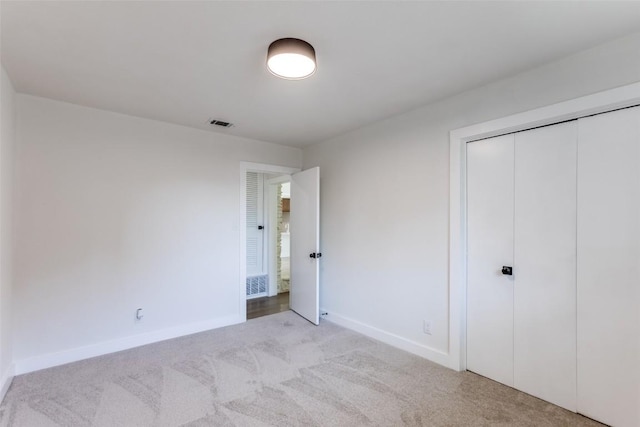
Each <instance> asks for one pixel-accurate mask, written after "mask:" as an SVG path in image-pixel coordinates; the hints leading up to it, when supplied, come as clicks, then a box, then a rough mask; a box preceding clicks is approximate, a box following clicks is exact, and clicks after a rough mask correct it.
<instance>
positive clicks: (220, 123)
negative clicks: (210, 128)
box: [209, 119, 233, 128]
mask: <svg viewBox="0 0 640 427" xmlns="http://www.w3.org/2000/svg"><path fill="white" fill-rule="evenodd" d="M209 123H210V124H212V125H216V126H222V127H223V128H230V127H231V126H233V123H229V122H225V121H222V120H216V119H213V120H211V122H209Z"/></svg>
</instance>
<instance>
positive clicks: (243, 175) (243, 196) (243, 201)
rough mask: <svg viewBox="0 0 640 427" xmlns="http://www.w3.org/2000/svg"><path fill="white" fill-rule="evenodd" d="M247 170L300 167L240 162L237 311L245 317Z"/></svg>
mask: <svg viewBox="0 0 640 427" xmlns="http://www.w3.org/2000/svg"><path fill="white" fill-rule="evenodd" d="M247 172H259V173H269V174H282V175H291V174H294V173H296V172H300V168H291V167H288V166H277V165H270V164H266V163H251V162H240V230H239V231H240V233H239V234H240V274H239V276H240V278H239V279H238V286H239V291H240V292H239V301H238V304H239V313H240V318H241V319H244V320H246V319H247Z"/></svg>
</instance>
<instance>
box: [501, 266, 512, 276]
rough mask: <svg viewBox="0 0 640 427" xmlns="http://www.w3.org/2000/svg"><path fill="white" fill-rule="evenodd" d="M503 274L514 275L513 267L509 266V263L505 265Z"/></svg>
mask: <svg viewBox="0 0 640 427" xmlns="http://www.w3.org/2000/svg"><path fill="white" fill-rule="evenodd" d="M502 274H504V275H505V276H513V267H509V266H508V265H503V266H502Z"/></svg>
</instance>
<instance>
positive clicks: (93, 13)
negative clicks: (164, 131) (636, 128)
mask: <svg viewBox="0 0 640 427" xmlns="http://www.w3.org/2000/svg"><path fill="white" fill-rule="evenodd" d="M0 7H1V19H2V21H1V24H2V32H1V35H2V40H1V48H2V64H3V65H4V67H5V69H6V70H7V72H8V73H9V75H10V77H11V79H12V81H13V83H14V85H15V86H16V89H17V90H18V91H19V92H23V93H28V94H33V95H38V96H44V97H48V98H53V99H59V100H63V101H68V102H72V103H76V104H80V105H86V106H90V107H97V108H102V109H106V110H111V111H116V112H121V113H125V114H131V115H134V116H140V117H147V118H151V119H157V120H163V121H167V122H172V123H178V124H182V125H186V126H191V127H195V128H201V129H208V130H212V131H220V132H224V133H230V134H234V135H239V136H244V137H250V138H255V139H260V140H264V141H270V142H275V143H279V144H286V145H292V146H305V145H307V144H311V143H314V142H318V141H322V140H325V139H327V138H330V137H332V136H336V135H339V134H341V133H344V132H347V131H349V130H352V129H355V128H358V127H361V126H363V125H366V124H369V123H372V122H375V121H377V120H380V119H383V118H386V117H389V116H392V115H395V114H398V113H401V112H404V111H407V110H410V109H412V108H415V107H417V106H420V105H424V104H427V103H430V102H433V101H435V100H438V99H441V98H443V97H446V96H450V95H453V94H455V93H459V92H462V91H464V90H467V89H470V88H473V87H477V86H480V85H483V84H485V83H488V82H491V81H494V80H497V79H500V78H503V77H506V76H510V75H513V74H516V73H518V72H521V71H524V70H526V69H530V68H533V67H536V66H538V65H541V64H544V63H547V62H550V61H552V60H555V59H558V58H560V57H563V56H566V55H569V54H571V53H574V52H577V51H580V50H583V49H586V48H589V47H592V46H595V45H597V44H600V43H603V42H606V41H608V40H611V39H614V38H618V37H621V36H624V35H627V34H630V33H633V32H637V31H640V2H612V1H605V2H584V1H581V2H577V1H576V2H485V1H473V2H419V1H412V2H408V1H383V2H367V1H344V2H338V1H329V2H314V1H296V2H271V1H255V2H242V1H230V2H187V1H176V2H168V1H164V2H160V1H158V2H79V1H77V2H62V1H60V2H58V1H46V2H26V1H18V2H11V1H2V3H1V6H0ZM281 37H297V38H302V39H304V40H306V41H308V42H310V43H311V44H312V45H313V46H314V47H315V49H316V52H317V58H318V71H317V72H316V73H315V74H314V75H313V76H312V77H311V78H309V79H307V80H302V81H286V80H281V79H278V78H276V77H274V76H273V75H271V74H270V73H269V72H268V71H267V70H266V68H265V59H266V58H265V57H266V51H267V46H268V45H269V43H271V42H272V41H273V40H275V39H278V38H281ZM210 118H216V119H221V120H225V121H230V122H232V123H234V125H235V126H234V127H233V128H231V129H228V130H227V129H221V128H218V129H213V128H212V126H211V125H209V124H208V119H210Z"/></svg>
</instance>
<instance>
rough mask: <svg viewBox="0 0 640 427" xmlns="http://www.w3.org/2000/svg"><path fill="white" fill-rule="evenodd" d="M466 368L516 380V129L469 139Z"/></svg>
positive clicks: (503, 380)
mask: <svg viewBox="0 0 640 427" xmlns="http://www.w3.org/2000/svg"><path fill="white" fill-rule="evenodd" d="M467 195H468V196H467V230H468V234H467V248H468V256H467V271H468V280H467V369H469V370H470V371H473V372H476V373H478V374H480V375H484V376H486V377H489V378H491V379H494V380H496V381H499V382H501V383H503V384H507V385H509V386H513V281H512V277H511V276H506V275H503V274H502V273H501V269H502V266H512V265H513V135H506V136H501V137H497V138H490V139H485V140H482V141H475V142H471V143H469V144H467Z"/></svg>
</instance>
